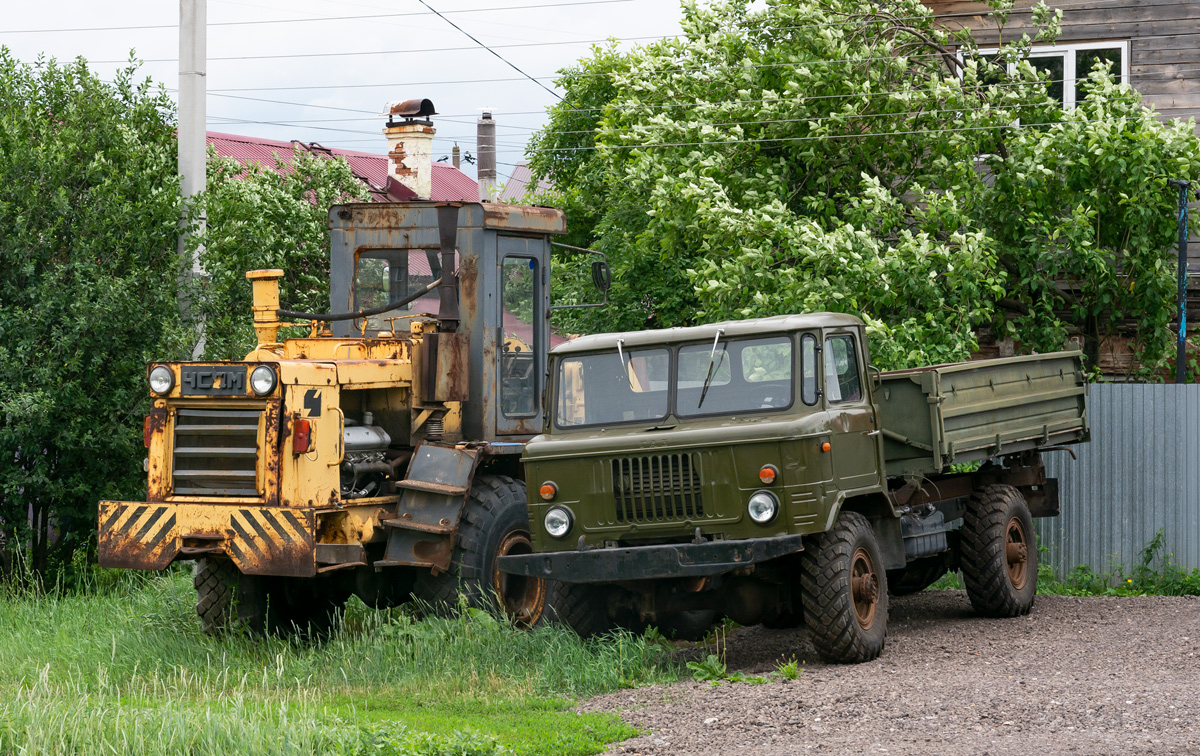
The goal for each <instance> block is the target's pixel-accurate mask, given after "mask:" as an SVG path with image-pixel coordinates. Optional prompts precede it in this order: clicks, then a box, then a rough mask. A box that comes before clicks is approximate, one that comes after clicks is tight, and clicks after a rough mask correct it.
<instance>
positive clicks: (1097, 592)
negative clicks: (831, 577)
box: [930, 530, 1200, 596]
mask: <svg viewBox="0 0 1200 756" xmlns="http://www.w3.org/2000/svg"><path fill="white" fill-rule="evenodd" d="M1163 540H1164V534H1163V531H1161V530H1160V531H1158V533H1157V534H1156V535H1155V536H1154V538H1153V539H1152V540H1151V541H1150V543H1148V544H1147V545H1146V548H1144V549H1143V550H1142V556H1141V562H1140V564H1138V565H1137V566H1135V567H1134V568H1133V569H1132V570H1129V569H1126V567H1125V566H1124V565H1121V564H1113V565H1111V566H1110V567H1109V569H1108V571H1107V572H1096V571H1095V570H1093V569H1092V568H1091V567H1088V566H1087V565H1080V566H1078V567H1076V568H1075V569H1073V570H1071V571H1070V572H1068V573H1066V574H1065V575H1060V574H1059V573H1058V572H1057V571H1056V570H1055V569H1054V568H1053V567H1051V566H1050V565H1049V564H1046V563H1045V555H1046V554H1048V553H1049V549H1047V548H1046V547H1045V546H1041V547H1039V551H1040V552H1041V554H1042V560H1043V561H1042V563H1041V564H1039V565H1038V587H1037V592H1038V593H1040V594H1043V595H1048V596H1200V570H1197V569H1194V570H1191V571H1190V572H1189V571H1188V570H1185V569H1182V568H1180V567H1179V566H1178V565H1176V564H1175V563H1174V561H1173V558H1174V556H1175V555H1174V554H1164V553H1163ZM930 587H931V588H934V589H943V590H946V589H951V590H961V589H962V588H963V582H962V576H961V575H960V574H959V573H957V572H947V573H946V574H945V575H943V576H942V577H940V578H938V581H937V582H936V583H934V584H933V585H932V586H930Z"/></svg>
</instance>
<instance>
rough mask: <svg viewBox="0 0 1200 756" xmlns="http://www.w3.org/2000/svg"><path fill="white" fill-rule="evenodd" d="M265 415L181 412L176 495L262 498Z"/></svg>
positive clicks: (177, 424) (177, 433)
mask: <svg viewBox="0 0 1200 756" xmlns="http://www.w3.org/2000/svg"><path fill="white" fill-rule="evenodd" d="M261 416H262V410H259V409H244V410H243V409H221V410H210V409H181V410H179V411H178V413H177V414H176V419H175V459H174V465H173V475H174V491H175V493H177V494H180V495H183V496H257V495H258V480H257V468H258V419H259V417H261Z"/></svg>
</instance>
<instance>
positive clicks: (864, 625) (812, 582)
mask: <svg viewBox="0 0 1200 756" xmlns="http://www.w3.org/2000/svg"><path fill="white" fill-rule="evenodd" d="M800 556H801V560H800V566H801V571H802V580H801V586H800V593H801V598H802V600H803V604H804V621H805V623H806V624H807V625H808V627H809V630H810V631H811V632H812V641H813V645H814V646H816V649H817V653H818V654H819V655H820V656H821V658H822V659H823V660H825V661H827V662H833V663H842V664H846V663H849V664H855V663H858V662H865V661H870V660H872V659H874V658H875V657H877V656H879V654H880V652H882V651H883V645H884V642H885V640H886V639H887V610H888V595H887V574H886V573H885V572H884V571H883V559H882V558H881V556H880V553H879V544H878V543H877V542H876V540H875V530H874V529H873V528H872V527H871V523H870V521H868V520H867V518H866V517H863V516H862V515H861V514H859V513H858V512H842V513H841V514H839V515H838V518H837V520H836V521H835V522H834V525H833V529H832V530H829V531H827V532H825V533H820V534H818V535H817V536H816V537H815V538H814V539H813V541H812V543H811V544H810V545H809V546H808V547H806V548H805V549H804V551H802V552H801V553H800Z"/></svg>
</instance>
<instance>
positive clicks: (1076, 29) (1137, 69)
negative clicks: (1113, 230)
mask: <svg viewBox="0 0 1200 756" xmlns="http://www.w3.org/2000/svg"><path fill="white" fill-rule="evenodd" d="M1047 3H1048V4H1049V5H1050V6H1051V7H1052V8H1053V7H1059V8H1061V9H1062V11H1063V21H1062V30H1063V33H1062V36H1061V37H1060V38H1059V42H1060V43H1070V42H1107V41H1120V40H1129V42H1130V48H1131V51H1130V61H1129V76H1130V79H1129V83H1130V84H1132V85H1133V87H1134V88H1135V89H1137V90H1138V91H1139V92H1141V94H1142V97H1143V100H1144V101H1145V102H1146V104H1147V105H1153V106H1154V107H1155V108H1156V109H1157V110H1158V111H1159V113H1161V114H1162V117H1163V118H1183V119H1187V118H1189V117H1195V118H1196V119H1197V121H1200V0H1132V1H1130V0H1125V1H1123V2H1114V0H1107V1H1106V0H1095V1H1094V2H1083V1H1082V0H1059V2H1052V1H1051V0H1047ZM924 4H925V6H926V7H928V8H929V9H931V10H932V11H933V12H934V13H935V14H936V15H937V16H939V17H941V18H942V23H944V24H945V25H946V26H948V27H950V28H962V27H966V28H969V29H971V31H972V33H974V35H975V39H976V40H977V41H978V42H979V43H980V44H981V45H995V44H997V43H998V42H999V41H1001V40H999V39H998V38H997V35H996V27H995V23H994V22H993V21H991V20H990V19H988V18H987V13H988V7H987V5H985V4H984V3H971V2H945V1H941V0H924ZM1034 4H1035V0H1018V1H1017V10H1016V11H1014V12H1013V14H1012V15H1011V16H1010V17H1009V23H1008V25H1007V26H1006V27H1005V28H1004V39H1003V41H1004V42H1009V41H1012V40H1014V39H1020V37H1021V34H1023V33H1025V32H1028V31H1029V30H1030V15H1029V12H1028V10H1025V12H1022V11H1021V9H1028V8H1030V7H1032V6H1033V5H1034ZM1197 131H1198V133H1200V129H1198V130H1197Z"/></svg>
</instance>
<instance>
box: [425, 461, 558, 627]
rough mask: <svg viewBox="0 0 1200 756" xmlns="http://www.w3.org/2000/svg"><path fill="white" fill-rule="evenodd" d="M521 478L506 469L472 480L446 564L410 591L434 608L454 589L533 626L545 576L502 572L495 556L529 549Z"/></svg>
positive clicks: (452, 600) (452, 598)
mask: <svg viewBox="0 0 1200 756" xmlns="http://www.w3.org/2000/svg"><path fill="white" fill-rule="evenodd" d="M532 552H533V544H532V542H531V541H530V537H529V514H528V509H527V503H526V498H525V484H524V483H522V482H520V481H517V480H513V479H512V478H510V477H508V476H507V475H480V476H478V477H477V478H476V479H475V482H474V484H473V485H472V486H471V491H470V493H469V494H468V495H467V503H466V506H465V507H463V514H462V519H461V521H460V523H459V526H458V542H457V543H456V544H455V545H454V553H453V555H452V556H451V558H450V570H449V571H448V572H445V573H442V574H440V575H436V576H435V575H433V573H432V572H425V573H423V574H421V576H420V577H418V578H417V580H416V582H415V583H414V585H413V596H415V597H416V598H417V599H418V600H419V601H421V602H422V603H424V604H426V605H428V606H429V607H430V608H431V609H432V610H433V611H435V612H445V611H448V610H449V609H450V608H452V607H454V606H455V604H456V603H457V600H458V595H459V593H462V594H463V595H464V596H465V597H466V599H467V605H468V606H472V607H475V608H477V609H488V608H493V607H496V605H497V600H498V603H499V608H500V609H501V610H502V611H503V612H504V614H505V615H507V616H508V617H509V618H510V619H512V621H513V622H515V623H516V624H517V625H519V626H521V627H534V626H536V625H537V624H538V623H539V622H541V621H542V618H543V616H545V610H546V599H547V596H548V593H549V581H547V580H544V579H541V578H531V577H524V576H521V575H511V574H509V573H505V572H501V571H500V570H499V569H497V566H496V557H500V556H506V555H508V554H530V553H532Z"/></svg>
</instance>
